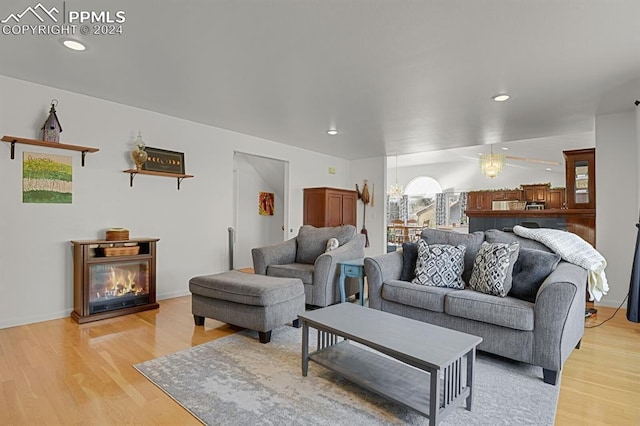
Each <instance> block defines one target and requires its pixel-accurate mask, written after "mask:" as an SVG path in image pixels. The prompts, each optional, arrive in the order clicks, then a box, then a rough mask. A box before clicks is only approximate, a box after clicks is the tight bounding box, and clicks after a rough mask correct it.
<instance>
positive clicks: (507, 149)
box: [500, 146, 509, 151]
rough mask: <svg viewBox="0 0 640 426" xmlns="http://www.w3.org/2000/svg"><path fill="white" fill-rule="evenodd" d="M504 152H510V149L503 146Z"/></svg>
mask: <svg viewBox="0 0 640 426" xmlns="http://www.w3.org/2000/svg"><path fill="white" fill-rule="evenodd" d="M500 149H501V150H503V151H509V148H507V147H506V146H503V147H502V148H500Z"/></svg>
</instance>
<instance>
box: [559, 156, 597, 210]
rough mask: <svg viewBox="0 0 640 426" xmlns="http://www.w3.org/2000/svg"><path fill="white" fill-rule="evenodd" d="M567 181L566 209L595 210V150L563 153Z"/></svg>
mask: <svg viewBox="0 0 640 426" xmlns="http://www.w3.org/2000/svg"><path fill="white" fill-rule="evenodd" d="M562 154H563V155H564V160H565V167H566V179H567V182H566V184H567V207H568V208H570V209H595V208H596V150H595V148H589V149H577V150H573V151H563V152H562Z"/></svg>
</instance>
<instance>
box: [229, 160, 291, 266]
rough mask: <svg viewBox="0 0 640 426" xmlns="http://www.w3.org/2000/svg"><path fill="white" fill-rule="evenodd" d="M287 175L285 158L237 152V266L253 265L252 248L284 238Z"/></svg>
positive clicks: (235, 170)
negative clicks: (278, 158) (279, 158)
mask: <svg viewBox="0 0 640 426" xmlns="http://www.w3.org/2000/svg"><path fill="white" fill-rule="evenodd" d="M288 174H289V163H288V162H286V161H283V160H277V159H274V158H267V157H261V156H258V155H253V154H248V153H243V152H237V151H236V152H234V154H233V176H234V179H233V181H234V182H233V184H234V190H233V193H234V206H233V209H234V226H233V228H234V231H235V232H234V233H235V242H234V244H233V246H232V247H233V251H234V253H233V268H234V269H240V268H251V267H253V260H252V258H251V249H252V248H255V247H263V246H267V245H271V244H276V243H279V242H282V241H284V240H285V238H286V235H287V233H286V232H285V230H286V229H287V227H286V226H285V224H286V223H287V217H288V211H287V207H286V206H287V205H288V202H287V201H288V199H287V198H288V191H287V190H286V188H287V187H288V185H287V183H288ZM271 194H272V195H271Z"/></svg>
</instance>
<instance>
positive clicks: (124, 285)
mask: <svg viewBox="0 0 640 426" xmlns="http://www.w3.org/2000/svg"><path fill="white" fill-rule="evenodd" d="M109 275H110V278H109V280H108V282H107V283H105V285H104V294H103V295H102V296H103V297H118V296H124V295H137V294H140V293H142V292H143V291H144V289H143V288H141V287H140V286H138V285H136V276H137V275H138V274H137V273H136V272H132V271H122V270H119V269H117V268H114V267H113V266H112V267H111V270H110V273H109ZM98 297H100V293H99V292H98Z"/></svg>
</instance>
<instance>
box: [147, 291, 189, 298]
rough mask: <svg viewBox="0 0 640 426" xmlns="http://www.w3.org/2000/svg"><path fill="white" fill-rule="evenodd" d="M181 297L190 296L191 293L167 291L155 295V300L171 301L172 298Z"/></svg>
mask: <svg viewBox="0 0 640 426" xmlns="http://www.w3.org/2000/svg"><path fill="white" fill-rule="evenodd" d="M182 296H191V292H190V291H189V290H176V291H167V292H164V293H157V294H156V300H164V299H173V298H176V297H182Z"/></svg>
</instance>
